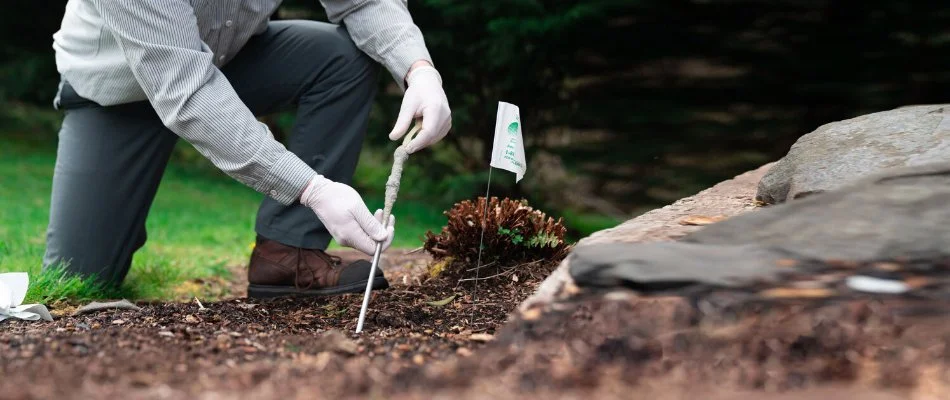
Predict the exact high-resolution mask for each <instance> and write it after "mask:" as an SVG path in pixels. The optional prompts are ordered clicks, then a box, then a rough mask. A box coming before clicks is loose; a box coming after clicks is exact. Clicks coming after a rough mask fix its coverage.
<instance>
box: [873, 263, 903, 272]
mask: <svg viewBox="0 0 950 400" xmlns="http://www.w3.org/2000/svg"><path fill="white" fill-rule="evenodd" d="M874 268H877V269H879V270H882V271H900V269H901V265H900V264H898V263H892V262H878V263H874Z"/></svg>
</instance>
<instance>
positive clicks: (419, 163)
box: [0, 0, 950, 235]
mask: <svg viewBox="0 0 950 400" xmlns="http://www.w3.org/2000/svg"><path fill="white" fill-rule="evenodd" d="M64 4H65V2H62V1H15V2H9V4H6V12H5V13H3V14H2V15H0V20H2V22H3V23H2V25H0V29H2V30H3V32H2V33H3V35H2V39H0V46H2V47H0V54H2V56H0V105H2V109H8V108H9V107H12V106H17V107H22V106H23V105H29V106H31V107H33V106H35V107H39V108H50V106H51V102H52V98H53V95H54V92H55V89H56V85H57V83H58V77H57V75H56V69H55V64H54V60H53V51H52V48H51V35H52V34H53V32H55V31H56V30H57V29H58V27H59V22H60V19H61V17H62V12H63V5H64ZM409 7H410V10H411V12H412V15H413V18H414V19H415V21H416V23H417V24H418V25H419V26H420V28H421V29H422V31H423V33H424V34H425V38H426V41H427V44H428V47H429V50H430V52H431V53H432V56H433V58H434V60H435V64H436V67H437V68H438V69H439V70H440V72H441V73H442V76H443V79H444V85H445V90H446V93H447V95H448V97H449V101H450V104H451V105H452V108H453V116H454V122H453V130H452V132H451V133H450V135H449V137H448V138H447V140H446V141H445V142H444V144H443V145H440V146H439V147H438V149H435V150H433V151H431V152H428V153H423V154H425V155H424V156H419V157H415V158H414V159H411V160H410V163H409V164H411V165H410V168H409V170H408V171H407V172H406V175H404V178H403V182H407V183H404V189H403V190H401V192H400V199H404V198H413V197H414V198H416V199H424V200H425V201H426V202H427V203H428V204H431V206H432V207H437V208H439V209H440V210H442V209H448V208H449V207H450V206H451V205H452V204H453V203H455V202H457V201H460V200H463V199H467V198H472V197H474V196H478V195H481V194H484V190H485V183H486V178H487V172H488V170H487V169H488V159H489V152H490V146H491V137H492V135H493V131H492V130H493V128H494V123H495V112H496V110H497V102H498V101H507V102H511V103H514V104H516V105H518V106H520V108H521V115H522V119H523V127H524V128H523V130H524V135H525V139H526V152H527V157H528V160H529V168H528V172H527V174H526V177H525V179H524V180H523V181H522V182H521V183H520V184H518V185H515V184H514V179H513V176H512V175H511V174H508V173H496V174H495V175H494V177H493V181H492V193H493V194H497V195H508V196H519V197H525V198H527V199H529V200H530V201H531V202H532V203H533V205H535V206H538V207H540V208H542V209H544V210H545V211H546V212H548V213H549V214H551V215H556V216H564V217H565V219H566V221H567V223H568V225H569V227H570V228H571V229H572V230H573V232H574V233H575V234H578V235H579V234H585V233H588V232H590V231H591V230H593V229H599V228H603V227H606V226H610V225H612V224H614V223H616V222H618V221H620V220H623V219H627V218H630V217H632V216H635V215H637V214H638V213H640V212H642V211H645V210H646V209H649V208H653V207H656V206H660V205H664V204H667V203H669V202H672V201H674V200H676V199H678V198H680V197H683V196H687V195H690V194H693V193H695V192H697V191H699V190H702V189H704V188H706V187H708V186H710V185H712V184H714V183H716V182H718V181H721V180H723V179H727V178H730V177H732V176H734V175H736V174H739V173H742V172H744V171H747V170H749V169H752V168H755V167H758V166H760V165H762V164H763V163H766V162H770V161H773V160H775V159H777V158H779V157H781V156H782V155H784V154H785V152H786V151H787V150H788V147H789V146H790V145H791V144H792V143H793V142H794V141H795V140H796V139H797V138H798V137H799V136H800V135H802V134H805V133H808V132H810V131H811V130H813V129H815V128H817V127H818V126H819V125H821V124H824V123H827V122H831V121H835V120H840V119H844V118H849V117H853V116H857V115H860V114H864V113H869V112H875V111H881V110H885V109H890V108H894V107H899V106H903V105H908V104H920V103H934V102H946V101H948V93H950V68H948V67H950V7H948V6H947V5H946V3H945V2H937V1H874V0H871V1H857V0H836V1H833V0H794V1H793V0H785V1H782V0H776V1H752V0H731V1H730V0H691V1H687V0H626V1H622V0H587V1H565V0H557V1H555V0H509V1H487V0H485V1H453V0H417V1H412V2H410V4H409ZM274 18H275V19H294V18H308V19H318V20H325V19H326V18H325V15H324V14H323V9H322V8H321V7H320V5H319V3H318V2H317V1H314V0H306V1H304V0H288V1H286V2H285V3H284V5H283V6H282V7H281V8H280V9H279V10H278V12H277V13H276V15H275V16H274ZM379 84H380V87H381V92H380V97H379V98H378V102H377V104H376V106H375V109H374V113H373V120H372V125H371V135H370V139H369V140H370V142H369V146H368V150H367V153H366V155H365V156H364V159H365V160H366V162H364V163H362V164H361V167H360V168H361V169H360V171H359V177H358V180H357V183H356V185H357V186H358V188H359V189H360V190H361V191H362V192H363V193H364V194H365V195H366V196H377V197H382V190H383V185H382V183H381V182H383V181H384V180H385V176H386V175H388V169H389V165H390V163H391V156H390V155H391V151H392V149H393V148H394V147H395V144H393V143H390V142H389V141H388V139H387V137H386V133H388V132H389V130H390V128H391V126H392V124H393V123H394V120H395V117H396V115H397V111H398V108H399V101H400V93H399V92H398V91H397V90H395V89H394V86H393V82H392V79H391V78H390V77H389V75H388V74H387V73H383V74H381V76H380V82H379ZM2 115H3V113H2V112H0V118H7V117H3V116H2ZM292 118H293V117H292V115H291V114H289V113H287V114H280V115H274V116H270V117H269V118H268V122H269V123H270V124H271V125H272V126H273V127H274V128H275V131H277V132H278V134H280V132H281V131H286V130H287V128H288V127H289V124H290V123H292ZM2 122H3V121H2V120H0V123H2ZM0 135H2V129H0ZM49 140H55V136H53V135H50V137H49ZM195 157H196V156H195V154H194V153H190V154H189V153H187V151H182V152H181V154H179V155H178V158H179V162H193V163H195V165H196V167H195V168H209V167H208V164H206V163H205V164H202V162H201V161H200V160H195V159H194V158H195ZM209 173H214V171H211V172H209Z"/></svg>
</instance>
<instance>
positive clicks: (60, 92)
mask: <svg viewBox="0 0 950 400" xmlns="http://www.w3.org/2000/svg"><path fill="white" fill-rule="evenodd" d="M64 82H65V81H64V80H63V79H60V80H59V87H58V88H57V89H56V97H54V98H53V109H54V110H59V107H60V104H61V101H62V96H63V84H64Z"/></svg>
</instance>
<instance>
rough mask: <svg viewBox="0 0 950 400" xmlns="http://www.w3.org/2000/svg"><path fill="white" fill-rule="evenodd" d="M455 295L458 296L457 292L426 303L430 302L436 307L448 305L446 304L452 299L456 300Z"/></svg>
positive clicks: (429, 303)
mask: <svg viewBox="0 0 950 400" xmlns="http://www.w3.org/2000/svg"><path fill="white" fill-rule="evenodd" d="M455 296H456V294H454V293H453V294H452V295H451V296H449V297H446V298H444V299H442V300H438V301H430V302H427V303H426V304H428V305H430V306H434V307H442V306H444V305H446V304H449V303H451V302H452V300H455Z"/></svg>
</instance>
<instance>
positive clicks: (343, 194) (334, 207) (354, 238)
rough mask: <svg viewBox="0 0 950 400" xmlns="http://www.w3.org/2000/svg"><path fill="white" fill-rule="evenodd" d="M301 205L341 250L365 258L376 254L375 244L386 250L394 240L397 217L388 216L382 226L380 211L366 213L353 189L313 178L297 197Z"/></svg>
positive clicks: (324, 179)
mask: <svg viewBox="0 0 950 400" xmlns="http://www.w3.org/2000/svg"><path fill="white" fill-rule="evenodd" d="M300 203H301V204H303V205H305V206H307V207H310V209H311V210H313V212H314V213H315V214H317V217H318V218H320V221H323V225H324V226H326V227H327V231H329V232H330V235H332V236H333V239H334V240H336V241H337V243H339V244H340V245H341V246H346V247H352V248H354V249H357V250H359V251H362V252H363V253H366V254H367V255H373V253H374V252H375V251H376V243H377V242H383V246H382V250H386V249H387V248H389V245H390V244H392V241H393V236H394V225H395V224H396V217H394V216H392V215H390V216H389V223H388V224H387V226H383V224H382V219H383V210H377V211H376V215H375V216H374V215H373V214H370V213H369V209H367V208H366V204H365V203H364V202H363V198H362V197H360V195H359V193H357V192H356V190H354V189H353V188H352V187H350V186H348V185H346V184H343V183H339V182H333V181H331V180H329V179H326V178H324V177H323V176H321V175H319V174H318V175H315V176H314V177H313V179H311V180H310V183H309V184H308V185H307V188H306V189H304V191H303V194H302V195H301V196H300Z"/></svg>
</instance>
